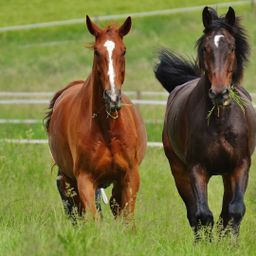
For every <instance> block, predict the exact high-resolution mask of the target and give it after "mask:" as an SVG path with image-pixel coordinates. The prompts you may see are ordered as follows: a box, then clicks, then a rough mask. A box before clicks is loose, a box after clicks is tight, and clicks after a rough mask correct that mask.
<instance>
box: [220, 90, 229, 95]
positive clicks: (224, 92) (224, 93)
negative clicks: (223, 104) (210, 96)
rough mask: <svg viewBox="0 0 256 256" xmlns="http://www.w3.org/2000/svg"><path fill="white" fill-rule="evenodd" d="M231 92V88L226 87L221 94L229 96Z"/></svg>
mask: <svg viewBox="0 0 256 256" xmlns="http://www.w3.org/2000/svg"><path fill="white" fill-rule="evenodd" d="M228 94H229V90H228V89H225V90H223V91H222V92H221V95H222V96H227V95H228Z"/></svg>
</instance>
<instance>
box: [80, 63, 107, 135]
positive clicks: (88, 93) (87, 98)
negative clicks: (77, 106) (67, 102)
mask: <svg viewBox="0 0 256 256" xmlns="http://www.w3.org/2000/svg"><path fill="white" fill-rule="evenodd" d="M103 88H104V86H103V84H102V82H101V80H100V79H99V77H98V76H97V72H96V65H95V64H94V65H93V68H92V72H91V74H90V76H89V77H88V80H87V83H85V85H84V88H83V89H82V93H81V96H82V97H83V100H82V108H85V107H84V106H86V109H89V113H90V116H91V120H94V123H98V125H99V126H100V129H101V130H106V129H108V130H109V128H110V124H109V123H110V122H111V120H112V119H111V118H107V114H106V110H105V103H104V100H103V92H104V89H103Z"/></svg>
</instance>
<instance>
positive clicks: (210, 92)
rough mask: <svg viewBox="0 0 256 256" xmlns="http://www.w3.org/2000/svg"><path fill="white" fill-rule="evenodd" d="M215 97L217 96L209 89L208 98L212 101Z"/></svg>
mask: <svg viewBox="0 0 256 256" xmlns="http://www.w3.org/2000/svg"><path fill="white" fill-rule="evenodd" d="M216 96H217V94H216V93H215V92H214V91H213V90H212V89H210V90H209V97H210V99H214V98H215V97H216Z"/></svg>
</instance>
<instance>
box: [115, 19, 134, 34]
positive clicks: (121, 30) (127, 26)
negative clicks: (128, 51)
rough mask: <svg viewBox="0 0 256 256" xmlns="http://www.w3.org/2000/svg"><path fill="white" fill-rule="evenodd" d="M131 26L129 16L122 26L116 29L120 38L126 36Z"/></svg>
mask: <svg viewBox="0 0 256 256" xmlns="http://www.w3.org/2000/svg"><path fill="white" fill-rule="evenodd" d="M131 26H132V19H131V17H130V16H129V17H128V18H127V19H126V20H125V22H124V24H123V25H122V26H121V27H120V28H119V29H118V31H119V34H120V36H121V37H123V36H125V35H127V34H128V33H129V31H130V29H131Z"/></svg>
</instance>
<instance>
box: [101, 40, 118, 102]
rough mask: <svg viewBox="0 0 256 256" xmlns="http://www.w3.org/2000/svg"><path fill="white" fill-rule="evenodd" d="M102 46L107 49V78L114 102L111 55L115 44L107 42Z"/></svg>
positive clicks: (113, 73) (113, 74) (113, 77)
mask: <svg viewBox="0 0 256 256" xmlns="http://www.w3.org/2000/svg"><path fill="white" fill-rule="evenodd" d="M104 46H105V47H106V48H107V51H108V77H109V82H110V86H111V95H110V97H111V99H112V100H113V101H115V100H116V93H115V71H114V66H113V59H112V53H113V50H114V49H115V43H114V42H113V41H110V40H107V41H106V42H105V44H104Z"/></svg>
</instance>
